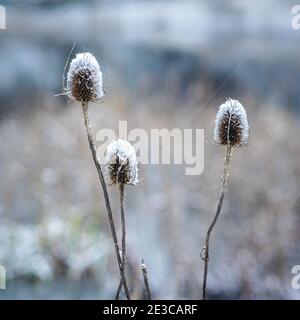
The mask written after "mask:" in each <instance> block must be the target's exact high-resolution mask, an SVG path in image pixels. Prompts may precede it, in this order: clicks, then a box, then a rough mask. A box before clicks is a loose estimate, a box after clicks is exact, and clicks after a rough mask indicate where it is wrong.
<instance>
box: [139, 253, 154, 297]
mask: <svg viewBox="0 0 300 320" xmlns="http://www.w3.org/2000/svg"><path fill="white" fill-rule="evenodd" d="M141 268H142V272H143V277H144V285H145V293H146V297H147V300H152V297H151V291H150V286H149V281H148V270H147V267H146V265H145V263H144V259H142V265H141Z"/></svg>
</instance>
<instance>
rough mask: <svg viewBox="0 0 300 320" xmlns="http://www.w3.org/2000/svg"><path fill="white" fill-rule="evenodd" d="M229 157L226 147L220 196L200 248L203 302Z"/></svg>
mask: <svg viewBox="0 0 300 320" xmlns="http://www.w3.org/2000/svg"><path fill="white" fill-rule="evenodd" d="M231 155H232V147H231V146H230V145H227V150H226V158H225V164H224V173H223V181H222V188H221V194H220V197H219V203H218V207H217V211H216V214H215V216H214V218H213V221H212V223H211V225H210V226H209V228H208V231H207V234H206V239H205V246H204V247H203V248H202V251H201V257H202V259H203V260H204V275H203V287H202V298H203V300H206V285H207V276H208V262H209V240H210V235H211V233H212V231H213V229H214V226H215V225H216V223H217V221H218V218H219V216H220V213H221V209H222V205H223V200H224V195H225V192H226V187H227V178H228V173H229V162H230V158H231Z"/></svg>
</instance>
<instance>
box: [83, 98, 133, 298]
mask: <svg viewBox="0 0 300 320" xmlns="http://www.w3.org/2000/svg"><path fill="white" fill-rule="evenodd" d="M82 111H83V116H84V125H85V128H86V133H87V137H88V141H89V146H90V149H91V152H92V156H93V160H94V163H95V166H96V169H97V172H98V177H99V180H100V183H101V186H102V190H103V194H104V200H105V205H106V210H107V216H108V220H109V225H110V230H111V234H112V238H113V242H114V246H115V251H116V256H117V261H118V265H119V269H120V273H122V260H121V255H120V250H119V245H118V238H117V233H116V228H115V223H114V220H113V215H112V211H111V206H110V202H109V197H108V192H107V188H106V184H105V180H104V176H103V173H102V170H101V166H100V163H99V161H98V159H97V150H96V146H95V143H94V141H93V136H92V133H91V125H90V119H89V113H88V103H82ZM123 285H124V290H125V293H126V297H127V299H128V300H130V294H129V289H128V286H127V282H126V278H125V277H124V279H123Z"/></svg>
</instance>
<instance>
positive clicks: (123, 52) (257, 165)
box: [0, 0, 300, 299]
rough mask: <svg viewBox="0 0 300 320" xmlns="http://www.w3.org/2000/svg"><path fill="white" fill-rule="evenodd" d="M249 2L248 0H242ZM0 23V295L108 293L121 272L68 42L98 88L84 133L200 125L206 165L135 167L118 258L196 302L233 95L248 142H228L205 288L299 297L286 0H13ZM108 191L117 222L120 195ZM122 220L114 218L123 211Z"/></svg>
mask: <svg viewBox="0 0 300 320" xmlns="http://www.w3.org/2000/svg"><path fill="white" fill-rule="evenodd" d="M242 3H244V4H242ZM4 4H5V5H6V6H7V21H8V29H7V30H5V31H0V39H1V40H0V41H1V50H0V69H1V74H0V112H1V114H0V116H1V122H0V145H1V149H0V163H1V166H0V181H1V182H0V221H1V222H0V264H2V265H3V266H5V267H6V270H7V277H8V280H7V289H6V290H5V291H1V292H0V298H67V299H68V298H81V299H84V298H110V297H113V295H114V293H115V288H116V287H117V285H118V280H119V276H118V275H119V273H118V270H117V264H116V260H115V256H114V252H113V244H112V240H111V237H110V231H109V227H108V221H107V218H106V212H105V207H104V203H103V197H102V194H101V190H100V189H99V186H98V180H97V176H96V171H95V168H94V165H93V162H92V159H91V155H90V151H89V149H88V145H87V140H86V136H85V132H84V126H83V120H82V114H81V110H80V107H79V106H78V105H76V104H73V103H70V102H68V101H67V99H66V98H65V97H54V95H55V94H57V93H60V92H61V91H62V74H63V69H64V66H65V63H66V59H67V57H68V54H69V52H70V50H71V48H72V46H73V43H74V41H77V45H76V47H75V52H78V51H82V50H90V51H92V52H93V53H94V54H95V56H96V57H97V58H98V59H99V62H100V64H101V66H102V69H103V71H104V75H107V77H108V78H109V90H108V94H107V95H106V97H105V102H104V103H103V104H95V105H92V106H91V119H92V123H93V132H94V133H95V134H96V132H97V131H98V130H99V129H101V128H104V127H105V128H112V129H115V130H116V132H118V131H117V129H118V121H119V120H128V126H129V129H130V128H144V129H145V130H147V131H149V132H150V129H151V128H168V129H172V128H203V129H205V140H206V143H205V169H204V172H203V174H201V175H200V176H186V175H185V170H184V169H185V167H184V166H175V165H161V166H159V165H143V166H140V175H141V177H142V181H141V183H140V185H139V186H138V187H132V188H127V198H128V203H127V212H128V213H127V218H128V230H127V235H128V268H129V277H128V278H129V279H130V284H131V286H132V287H133V288H134V294H133V295H134V297H135V298H141V297H142V290H143V288H142V275H141V271H140V262H141V259H142V258H145V262H146V264H147V266H148V269H149V270H148V272H149V280H150V285H151V287H152V291H153V292H152V294H153V296H154V297H155V298H200V297H201V285H202V272H203V262H202V261H201V260H200V250H201V248H202V246H203V242H204V237H205V233H206V230H207V227H208V225H209V223H210V221H211V219H212V217H213V214H214V212H215V209H216V204H217V200H218V195H219V189H220V183H221V174H222V166H223V159H224V156H225V150H224V149H223V148H222V147H219V146H216V145H215V144H213V143H212V142H211V140H212V128H213V123H214V117H215V114H216V111H217V108H218V106H219V104H220V103H221V102H223V100H224V99H225V98H226V97H234V98H237V99H239V100H240V101H241V102H242V103H243V105H244V106H245V108H246V110H247V112H248V117H249V121H250V127H251V131H250V141H249V146H248V147H245V148H243V149H237V150H236V151H235V152H234V155H233V160H232V163H231V174H230V177H229V188H228V192H227V194H226V197H225V202H224V210H223V213H222V216H221V219H220V221H219V222H218V225H217V227H216V230H215V233H214V234H213V237H212V244H211V245H212V255H211V264H210V274H209V288H208V289H209V295H210V296H211V297H212V298H225V299H227V298H239V299H241V298H251V299H256V298H262V299H268V298H281V299H286V298H298V297H299V292H297V291H296V290H293V289H292V288H291V284H290V283H291V278H292V275H291V268H292V266H293V265H295V264H300V251H299V245H298V243H299V241H300V239H299V237H300V236H299V232H298V230H299V227H300V219H299V210H300V192H299V191H300V190H299V178H300V166H299V156H300V149H299V141H298V137H299V135H300V126H299V121H300V118H299V117H300V115H299V103H300V93H299V83H300V76H299V74H300V73H299V70H300V63H299V54H298V53H299V36H300V31H296V30H293V29H292V28H291V26H290V20H291V14H290V11H291V6H292V5H293V3H292V2H291V3H290V2H289V1H285V2H280V1H268V0H265V1H260V2H258V1H257V2H253V3H251V4H250V3H249V2H248V3H247V4H246V2H242V1H228V2H226V5H225V4H221V2H219V1H203V2H201V4H199V3H198V2H197V1H174V2H169V1H155V2H152V1H138V2H131V1H130V2H127V1H120V2H119V1H84V2H83V1H80V2H79V1H26V2H25V1H24V2H23V1H11V2H7V3H4ZM109 192H110V194H111V197H112V204H113V209H114V212H115V216H116V220H117V221H119V219H118V218H119V214H118V194H117V191H116V190H114V188H110V189H109ZM118 225H119V223H118Z"/></svg>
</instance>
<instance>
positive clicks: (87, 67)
mask: <svg viewBox="0 0 300 320" xmlns="http://www.w3.org/2000/svg"><path fill="white" fill-rule="evenodd" d="M64 91H65V94H66V95H68V97H69V98H70V99H71V100H73V101H76V102H79V103H80V104H81V106H82V111H83V117H84V124H85V128H86V133H87V137H88V142H89V146H90V149H91V152H92V156H93V160H94V163H95V166H96V169H97V172H98V176H99V180H100V183H101V186H102V190H103V194H104V200H105V205H106V210H107V215H108V220H109V225H110V229H111V233H112V238H113V242H114V247H115V251H116V256H117V261H118V265H119V270H120V275H121V278H122V281H121V285H123V286H124V291H125V294H126V297H127V299H130V293H129V289H128V285H127V281H126V277H125V275H124V273H123V272H122V270H123V269H124V268H123V266H122V259H121V255H120V250H119V244H118V238H117V233H116V229H115V223H114V219H113V215H112V210H111V206H110V201H109V197H108V192H107V188H106V184H105V179H104V176H103V173H102V169H101V166H100V163H99V161H98V159H97V153H96V146H95V143H94V140H93V136H92V132H91V124H90V119H89V110H88V108H89V103H91V102H100V101H101V99H102V97H103V95H104V92H103V82H102V72H101V70H100V66H99V64H98V62H97V60H96V58H95V57H94V56H93V55H92V54H91V53H89V52H84V53H78V54H77V55H76V57H75V58H74V59H73V60H72V61H71V63H70V67H69V70H68V73H67V83H66V88H64Z"/></svg>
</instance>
